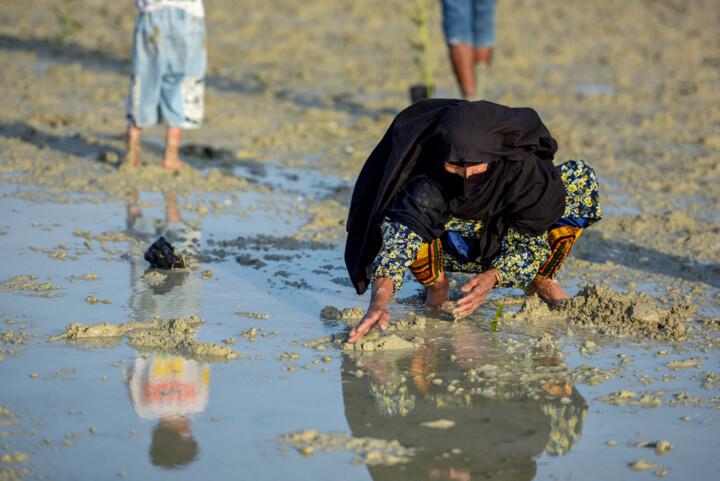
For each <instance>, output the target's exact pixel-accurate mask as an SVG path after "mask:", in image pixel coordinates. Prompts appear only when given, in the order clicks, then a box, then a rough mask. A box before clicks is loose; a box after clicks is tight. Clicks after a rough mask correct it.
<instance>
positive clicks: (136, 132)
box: [124, 124, 142, 167]
mask: <svg viewBox="0 0 720 481" xmlns="http://www.w3.org/2000/svg"><path fill="white" fill-rule="evenodd" d="M141 135H142V129H140V128H139V127H135V126H134V125H132V124H128V126H127V131H126V133H125V149H126V155H125V160H124V162H125V163H126V164H128V165H131V166H133V167H140V166H141V165H142V163H141V162H140V136H141Z"/></svg>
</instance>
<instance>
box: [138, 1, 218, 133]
mask: <svg viewBox="0 0 720 481" xmlns="http://www.w3.org/2000/svg"><path fill="white" fill-rule="evenodd" d="M206 65H207V54H206V51H205V22H204V20H203V19H202V18H197V17H193V16H192V15H190V14H188V13H187V12H185V11H183V10H181V9H179V8H166V9H162V10H157V11H154V12H150V13H140V14H139V15H138V18H137V21H136V23H135V37H134V40H133V57H132V76H131V80H130V97H129V98H128V109H127V121H128V123H129V124H130V125H133V126H135V127H139V128H144V127H150V126H152V125H155V124H157V123H158V122H160V121H163V122H165V123H166V124H167V125H169V126H171V127H180V128H182V129H195V128H198V127H200V124H201V123H202V120H203V112H204V96H205V95H204V94H205V67H206Z"/></svg>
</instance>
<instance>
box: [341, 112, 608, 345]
mask: <svg viewBox="0 0 720 481" xmlns="http://www.w3.org/2000/svg"><path fill="white" fill-rule="evenodd" d="M556 150H557V143H556V142H555V139H553V138H552V136H551V135H550V133H549V132H548V130H547V128H546V127H545V125H543V123H542V121H541V120H540V118H539V116H538V114H537V113H536V112H535V111H534V110H532V109H530V108H510V107H505V106H502V105H498V104H494V103H491V102H485V101H481V102H467V101H464V100H446V99H434V100H425V101H420V102H418V103H416V104H414V105H412V106H410V107H408V108H407V109H405V110H404V111H403V112H401V113H400V114H399V115H398V116H397V117H396V118H395V120H394V121H393V124H392V125H391V126H390V128H389V129H388V131H387V133H386V134H385V136H384V137H383V139H382V140H381V141H380V143H379V144H378V145H377V147H376V148H375V150H374V151H373V152H372V154H371V155H370V157H369V158H368V160H367V161H366V163H365V165H364V167H363V169H362V171H361V172H360V175H359V177H358V180H357V183H356V184H355V190H354V192H353V197H352V200H351V205H350V212H349V215H348V222H347V230H348V237H347V243H346V246H345V261H346V264H347V267H348V272H349V274H350V279H351V280H352V282H353V284H354V286H355V289H356V290H357V292H358V294H362V293H364V292H365V291H366V289H367V287H368V286H369V285H372V294H371V299H370V306H369V308H368V310H367V312H366V314H365V317H363V319H362V320H361V321H360V323H358V324H357V325H356V326H355V328H354V329H353V330H352V331H351V333H350V339H349V340H350V342H355V341H356V340H357V339H359V338H360V337H362V336H363V335H365V334H366V333H367V332H369V331H370V329H371V328H373V327H374V326H376V325H377V326H378V327H380V329H382V330H384V329H386V328H387V323H388V320H389V315H388V311H387V304H388V302H389V300H390V297H391V296H392V294H393V293H395V292H397V291H399V290H400V288H401V286H402V282H403V277H404V274H405V271H406V269H407V268H408V267H409V268H410V270H411V272H412V273H413V275H414V276H415V277H416V278H417V279H418V281H420V283H421V284H423V285H424V286H425V287H426V292H427V299H426V304H427V305H428V306H429V307H441V308H448V309H449V308H450V307H452V306H453V304H452V303H451V302H450V300H449V292H450V287H449V281H448V277H447V275H446V273H445V271H458V272H467V273H472V274H474V276H473V277H472V278H470V280H469V281H468V282H467V283H466V284H465V285H464V286H463V287H462V288H461V291H462V292H463V293H466V295H465V296H464V297H462V298H461V299H459V300H458V301H457V305H456V306H455V307H454V308H453V309H452V313H453V315H455V316H456V317H463V316H467V315H469V314H471V313H472V312H473V311H474V310H475V309H476V308H477V307H478V306H479V305H480V304H482V303H483V302H484V301H485V298H486V297H487V295H488V293H489V292H490V290H491V289H492V288H493V287H494V286H496V285H497V286H502V287H525V288H526V290H527V291H528V292H529V293H537V294H538V295H539V296H540V297H542V298H543V299H545V300H546V301H547V302H548V303H549V304H551V305H557V304H558V303H560V302H562V301H563V300H566V299H569V296H568V295H567V294H566V293H565V292H564V291H563V290H562V288H560V286H559V284H558V283H557V281H555V280H554V277H555V274H556V273H557V271H558V269H559V267H560V265H561V264H562V262H563V260H564V259H565V257H566V256H567V254H568V252H569V250H570V248H571V247H572V245H573V244H574V242H575V240H576V239H577V237H578V236H579V235H580V233H581V232H582V230H583V228H585V227H587V226H589V225H590V224H592V223H593V222H595V221H597V220H598V219H599V218H600V206H599V201H598V184H597V179H596V178H595V173H594V172H593V170H592V168H591V167H590V166H589V165H588V164H587V163H585V162H584V161H569V162H567V163H565V164H563V165H561V166H559V167H555V166H554V165H553V163H552V159H553V156H554V154H555V151H556ZM548 231H549V232H548Z"/></svg>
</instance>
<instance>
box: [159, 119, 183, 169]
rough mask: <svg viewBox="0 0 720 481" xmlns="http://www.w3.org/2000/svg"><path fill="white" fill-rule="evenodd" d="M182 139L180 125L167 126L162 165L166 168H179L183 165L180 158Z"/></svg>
mask: <svg viewBox="0 0 720 481" xmlns="http://www.w3.org/2000/svg"><path fill="white" fill-rule="evenodd" d="M181 140H182V129H181V128H180V127H171V126H169V125H168V128H167V130H166V132H165V157H164V158H163V163H162V165H163V167H165V168H168V169H174V170H177V169H181V168H182V167H183V165H185V164H183V163H182V161H181V160H180V141H181Z"/></svg>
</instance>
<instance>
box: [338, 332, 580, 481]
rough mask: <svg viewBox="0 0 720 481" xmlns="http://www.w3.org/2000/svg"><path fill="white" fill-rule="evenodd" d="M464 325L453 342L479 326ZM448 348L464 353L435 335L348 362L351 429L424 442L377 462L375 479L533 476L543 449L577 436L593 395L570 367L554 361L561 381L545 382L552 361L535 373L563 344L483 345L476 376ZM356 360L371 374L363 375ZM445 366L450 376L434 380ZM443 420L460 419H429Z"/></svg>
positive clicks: (556, 451)
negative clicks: (494, 348)
mask: <svg viewBox="0 0 720 481" xmlns="http://www.w3.org/2000/svg"><path fill="white" fill-rule="evenodd" d="M433 334H435V335H437V334H439V333H438V332H434V333H433ZM458 335H459V336H462V339H452V340H451V342H453V343H454V344H457V343H464V342H465V341H466V340H467V337H468V336H472V333H467V332H462V333H458ZM430 337H433V338H434V337H435V336H428V338H430ZM477 341H478V342H480V343H482V342H484V341H483V339H481V338H478V339H477ZM449 352H454V353H455V354H458V351H457V350H449V346H448V345H446V344H445V343H444V342H442V341H441V342H429V343H428V344H426V346H425V347H423V348H422V349H418V350H414V351H412V353H408V355H406V356H405V357H397V356H380V355H377V357H379V359H374V356H372V355H371V354H368V355H361V356H359V357H358V358H357V359H355V361H352V358H353V357H354V356H353V354H351V355H350V357H349V358H348V359H346V361H345V362H344V365H343V366H342V367H343V369H342V372H343V383H342V387H343V401H344V403H345V416H346V418H347V421H348V425H349V427H350V429H351V431H352V435H353V436H355V437H373V438H380V439H394V440H397V441H398V442H399V443H400V444H401V445H403V446H406V447H409V446H412V447H415V448H417V449H418V451H419V452H418V455H416V456H413V457H411V458H410V462H409V463H407V464H405V465H402V467H401V468H400V467H399V466H369V467H368V469H369V471H370V473H371V476H372V478H373V479H374V480H376V481H379V480H384V479H399V478H401V479H443V480H444V479H462V480H468V481H469V480H472V479H487V478H489V477H492V479H508V480H510V479H512V480H521V479H527V480H530V479H533V478H534V477H535V474H536V464H535V458H536V457H537V456H538V455H540V454H541V453H543V452H544V453H547V454H549V455H552V456H559V455H563V454H564V453H566V452H567V451H569V450H571V449H572V448H573V447H574V446H575V444H576V443H577V441H578V440H579V438H580V435H581V432H582V426H583V421H584V419H585V414H586V413H587V404H586V403H585V400H584V399H583V398H582V396H581V395H580V393H579V392H577V390H575V389H574V388H573V387H572V386H571V385H570V384H569V383H568V382H567V381H566V380H564V379H562V372H561V371H553V376H556V377H557V378H558V379H557V380H556V381H555V382H554V383H552V385H550V384H548V383H546V382H545V378H546V376H545V374H546V373H547V372H548V371H542V372H543V374H538V373H536V370H537V369H538V368H539V366H543V365H546V364H547V362H548V359H551V360H554V361H557V356H556V354H553V353H548V352H542V351H541V352H533V353H532V354H531V355H530V356H515V357H508V358H503V359H502V360H500V359H498V358H497V357H495V356H490V355H487V354H483V352H482V346H478V350H476V351H475V352H474V354H473V355H472V362H474V363H475V364H476V365H477V367H476V370H477V372H478V373H482V375H478V376H473V375H468V372H469V370H467V369H466V368H464V367H462V365H461V364H460V359H459V358H458V359H457V360H456V361H455V362H452V361H451V358H450V356H448V353H449ZM453 359H454V358H453ZM359 361H361V362H359ZM466 361H467V359H466ZM354 362H357V363H358V365H362V369H363V371H366V372H367V373H368V376H363V377H357V376H355V375H354V372H355V371H356V369H357V367H356V366H355V365H354V364H353V363H354ZM382 363H384V364H386V365H385V366H383V367H382V368H380V369H375V368H377V367H379V365H380V364H382ZM490 368H494V369H490ZM483 369H484V370H483ZM375 371H378V372H380V373H381V376H380V377H378V376H376V375H375ZM492 373H495V374H494V375H493V374H492ZM513 374H517V376H514V375H513ZM435 375H437V377H435ZM440 376H442V378H443V379H442V380H441V381H442V382H440V383H435V382H433V381H436V380H438V379H439V377H440ZM521 378H522V381H520V379H521ZM449 386H453V388H454V389H453V391H452V392H451V391H450V390H448V387H449ZM557 386H561V387H557ZM556 387H557V388H556ZM368 394H370V395H369V396H368ZM437 420H445V421H451V422H452V423H454V424H453V425H452V426H451V427H449V428H448V429H447V430H441V429H432V428H430V427H427V426H425V425H424V423H426V422H428V421H437ZM400 469H402V471H400Z"/></svg>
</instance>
